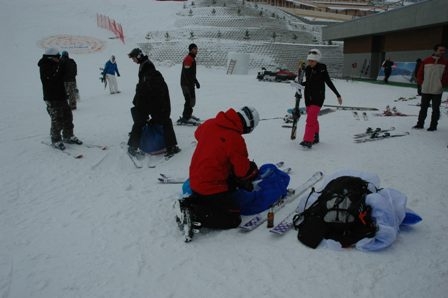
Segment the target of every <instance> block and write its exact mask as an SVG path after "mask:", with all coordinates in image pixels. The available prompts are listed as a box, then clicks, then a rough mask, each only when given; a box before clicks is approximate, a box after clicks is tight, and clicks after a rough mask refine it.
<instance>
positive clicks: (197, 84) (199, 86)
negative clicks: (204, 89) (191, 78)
mask: <svg viewBox="0 0 448 298" xmlns="http://www.w3.org/2000/svg"><path fill="white" fill-rule="evenodd" d="M194 84H195V85H196V88H198V89H199V88H201V84H199V82H198V81H196V82H194Z"/></svg>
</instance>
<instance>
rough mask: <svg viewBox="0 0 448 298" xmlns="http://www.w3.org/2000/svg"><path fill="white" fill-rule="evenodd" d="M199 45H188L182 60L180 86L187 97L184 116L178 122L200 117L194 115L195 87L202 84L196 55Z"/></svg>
mask: <svg viewBox="0 0 448 298" xmlns="http://www.w3.org/2000/svg"><path fill="white" fill-rule="evenodd" d="M197 53H198V47H197V45H196V44H194V43H192V44H190V45H189V46H188V55H187V56H185V58H184V60H183V62H182V72H181V74H180V86H181V88H182V93H183V95H184V98H185V103H184V110H183V112H182V117H181V118H180V119H179V120H178V121H177V122H178V124H183V123H187V122H189V121H191V120H193V121H199V118H197V117H195V116H193V108H194V106H195V105H196V93H195V87H196V88H197V89H199V88H200V87H201V85H200V84H199V82H198V80H197V78H196V55H197Z"/></svg>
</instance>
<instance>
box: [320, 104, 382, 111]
mask: <svg viewBox="0 0 448 298" xmlns="http://www.w3.org/2000/svg"><path fill="white" fill-rule="evenodd" d="M324 107H329V108H336V109H337V110H348V111H378V109H377V108H369V107H352V106H339V105H324Z"/></svg>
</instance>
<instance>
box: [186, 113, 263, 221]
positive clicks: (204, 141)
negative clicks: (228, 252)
mask: <svg viewBox="0 0 448 298" xmlns="http://www.w3.org/2000/svg"><path fill="white" fill-rule="evenodd" d="M259 120H260V116H259V114H258V112H257V110H255V109H254V108H252V107H247V106H246V107H243V108H241V110H239V111H235V110H234V109H232V108H231V109H229V110H227V111H226V112H219V113H218V114H217V115H216V117H215V118H212V119H208V120H207V121H205V122H204V123H203V124H201V125H200V126H199V127H198V128H197V130H196V132H195V134H194V135H195V138H196V140H197V142H198V144H197V146H196V149H195V151H194V153H193V156H192V158H191V164H190V187H191V190H192V195H191V196H189V197H187V198H185V199H184V200H183V203H182V205H183V206H184V207H185V206H186V207H187V208H188V209H189V211H190V213H191V215H192V220H194V221H196V222H200V224H201V227H207V228H215V229H231V228H236V227H238V226H239V224H240V223H241V216H240V210H239V204H238V202H237V201H236V199H235V197H234V194H235V191H236V190H237V189H240V188H243V189H246V190H249V191H252V190H253V185H252V181H253V180H254V179H255V178H256V177H257V174H258V167H257V165H256V164H255V162H253V161H250V160H249V156H248V152H247V147H246V142H245V141H244V138H243V136H242V135H243V134H247V133H250V132H252V131H253V130H254V128H255V127H256V126H257V125H258V122H259Z"/></svg>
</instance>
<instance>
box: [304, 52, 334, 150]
mask: <svg viewBox="0 0 448 298" xmlns="http://www.w3.org/2000/svg"><path fill="white" fill-rule="evenodd" d="M321 58H322V55H321V53H320V51H319V50H318V49H311V50H310V51H309V53H308V56H307V60H308V65H307V66H306V68H305V77H304V82H302V85H303V86H305V96H304V97H305V106H306V125H305V134H304V136H303V141H302V142H301V143H300V145H302V146H303V147H307V148H311V147H312V146H313V144H317V143H319V121H318V120H317V117H318V115H319V112H320V109H321V108H322V105H323V104H324V101H325V84H327V86H328V87H329V88H330V89H331V91H333V92H334V94H336V97H337V99H338V103H339V104H342V97H341V95H340V94H339V92H338V90H337V89H336V87H335V86H334V84H333V82H332V81H331V79H330V75H329V74H328V71H327V66H326V65H325V64H323V63H320V62H319V61H320V59H321Z"/></svg>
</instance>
